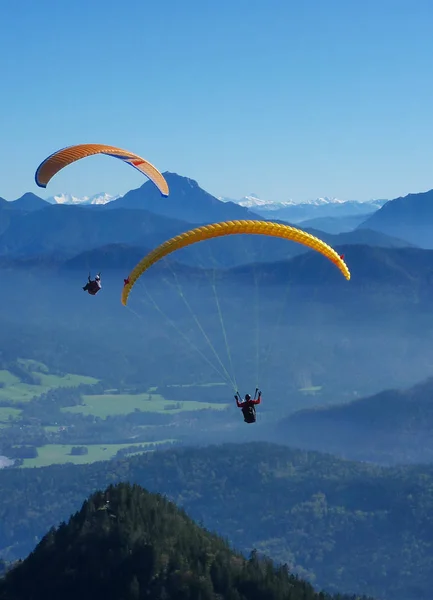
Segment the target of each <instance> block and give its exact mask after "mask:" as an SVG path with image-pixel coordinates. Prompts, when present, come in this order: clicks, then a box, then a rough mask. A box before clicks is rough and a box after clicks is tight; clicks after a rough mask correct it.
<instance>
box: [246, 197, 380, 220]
mask: <svg viewBox="0 0 433 600" xmlns="http://www.w3.org/2000/svg"><path fill="white" fill-rule="evenodd" d="M386 202H387V201H386V200H376V201H372V202H356V201H350V200H349V201H347V202H343V201H341V200H335V199H334V201H332V200H330V199H329V198H318V199H317V200H315V201H312V202H302V203H299V204H298V203H294V202H293V203H289V204H287V205H286V206H279V205H278V204H276V203H275V204H273V205H272V204H268V203H267V204H266V205H260V204H259V205H257V206H252V205H251V210H254V211H255V212H256V213H257V214H259V215H261V216H262V217H265V218H267V219H280V220H281V221H285V222H289V223H300V222H301V221H305V220H307V219H317V218H321V217H349V216H355V215H358V216H359V215H362V216H364V215H365V216H366V217H367V216H369V215H371V214H372V213H374V212H376V211H377V210H378V209H379V208H380V207H381V206H383V204H385V203H386Z"/></svg>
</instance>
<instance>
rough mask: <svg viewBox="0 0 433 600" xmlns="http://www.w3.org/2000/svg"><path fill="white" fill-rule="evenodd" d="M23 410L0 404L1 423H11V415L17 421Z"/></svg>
mask: <svg viewBox="0 0 433 600" xmlns="http://www.w3.org/2000/svg"><path fill="white" fill-rule="evenodd" d="M20 415H21V411H20V410H19V409H18V408H10V407H9V406H0V423H3V424H5V423H9V422H10V421H9V417H12V419H13V420H14V421H15V420H17V419H19V417H20Z"/></svg>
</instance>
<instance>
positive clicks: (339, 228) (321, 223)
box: [298, 215, 366, 234]
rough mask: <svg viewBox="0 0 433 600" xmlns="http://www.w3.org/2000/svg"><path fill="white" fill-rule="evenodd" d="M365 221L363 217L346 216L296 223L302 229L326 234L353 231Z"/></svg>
mask: <svg viewBox="0 0 433 600" xmlns="http://www.w3.org/2000/svg"><path fill="white" fill-rule="evenodd" d="M365 219H366V216H365V215H348V216H346V217H316V218H313V219H306V220H305V221H300V222H299V223H298V225H299V227H301V228H302V229H308V228H311V229H316V230H318V231H324V232H326V233H333V234H338V233H345V232H349V231H353V230H354V229H355V228H356V227H358V225H361V223H363V222H364V221H365Z"/></svg>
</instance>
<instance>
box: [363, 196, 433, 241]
mask: <svg viewBox="0 0 433 600" xmlns="http://www.w3.org/2000/svg"><path fill="white" fill-rule="evenodd" d="M361 227H362V228H363V229H364V228H368V229H374V230H375V231H380V232H382V233H386V234H387V235H391V236H395V237H398V238H401V239H404V240H407V241H409V242H411V243H412V244H416V245H417V246H420V247H422V248H429V249H431V248H433V190H429V191H428V192H422V193H419V194H408V195H407V196H404V197H401V198H396V199H395V200H392V201H390V202H387V203H386V204H385V205H384V206H383V207H382V208H381V209H380V210H378V211H377V212H376V213H374V214H373V215H371V216H370V217H368V219H366V220H365V221H364V223H362V225H361Z"/></svg>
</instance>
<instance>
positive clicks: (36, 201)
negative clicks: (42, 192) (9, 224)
mask: <svg viewBox="0 0 433 600" xmlns="http://www.w3.org/2000/svg"><path fill="white" fill-rule="evenodd" d="M8 204H9V208H12V209H16V210H23V211H27V212H30V211H34V210H41V209H42V208H46V207H47V206H49V202H47V201H46V200H43V199H42V198H39V196H36V195H35V194H32V193H31V192H27V193H26V194H24V195H23V196H21V198H18V199H17V200H13V201H12V202H9V203H8Z"/></svg>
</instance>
